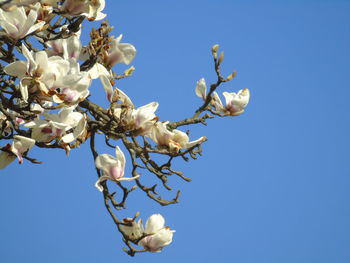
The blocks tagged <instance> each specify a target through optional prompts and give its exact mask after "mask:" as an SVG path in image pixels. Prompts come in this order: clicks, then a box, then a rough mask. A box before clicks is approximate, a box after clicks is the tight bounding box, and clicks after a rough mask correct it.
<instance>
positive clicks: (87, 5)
mask: <svg viewBox="0 0 350 263" xmlns="http://www.w3.org/2000/svg"><path fill="white" fill-rule="evenodd" d="M104 8H105V0H66V1H64V3H63V5H62V7H61V10H62V11H64V12H66V13H67V14H68V15H70V16H79V15H84V16H87V17H88V19H89V21H93V20H101V19H103V18H105V17H106V14H104V13H102V12H101V11H102V10H103V9H104Z"/></svg>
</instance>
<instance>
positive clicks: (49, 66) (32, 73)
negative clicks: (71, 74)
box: [4, 44, 70, 101]
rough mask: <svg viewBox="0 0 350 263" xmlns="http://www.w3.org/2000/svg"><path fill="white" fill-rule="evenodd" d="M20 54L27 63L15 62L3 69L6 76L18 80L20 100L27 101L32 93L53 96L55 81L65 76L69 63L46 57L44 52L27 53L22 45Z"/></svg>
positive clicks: (56, 57)
mask: <svg viewBox="0 0 350 263" xmlns="http://www.w3.org/2000/svg"><path fill="white" fill-rule="evenodd" d="M22 52H23V55H24V56H25V57H26V59H27V61H22V60H19V61H15V62H13V63H11V64H9V65H7V66H6V67H5V68H4V71H5V72H6V73H7V74H9V75H11V76H15V77H18V78H19V79H20V85H19V88H20V91H21V95H22V99H23V100H24V101H27V100H28V98H29V94H32V93H36V94H38V95H43V96H45V97H52V96H55V95H56V94H57V92H56V91H55V87H54V84H55V81H56V80H57V79H61V78H62V77H64V76H65V75H67V73H68V71H69V68H70V63H69V62H68V61H66V60H64V59H63V58H61V57H58V56H53V57H48V55H47V53H46V52H45V51H39V52H36V53H34V52H32V51H29V50H28V49H27V47H26V46H25V45H24V44H22Z"/></svg>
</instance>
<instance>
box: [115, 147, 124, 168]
mask: <svg viewBox="0 0 350 263" xmlns="http://www.w3.org/2000/svg"><path fill="white" fill-rule="evenodd" d="M115 155H116V157H117V160H118V161H119V162H120V164H121V167H122V168H123V169H124V168H125V155H124V153H123V152H122V150H120V148H119V146H116V147H115Z"/></svg>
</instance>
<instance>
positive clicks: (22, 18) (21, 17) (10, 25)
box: [0, 3, 45, 40]
mask: <svg viewBox="0 0 350 263" xmlns="http://www.w3.org/2000/svg"><path fill="white" fill-rule="evenodd" d="M40 6H41V5H40V3H36V4H35V5H34V6H33V7H31V8H30V9H29V13H28V14H27V13H26V10H25V8H24V7H14V8H13V9H12V10H8V11H4V10H2V9H1V8H0V26H1V27H2V28H3V29H4V30H5V32H6V34H7V35H8V36H10V37H11V38H13V39H15V40H17V39H22V38H24V37H25V36H27V35H29V34H31V33H33V32H35V31H36V30H38V29H39V28H41V27H42V26H43V25H44V24H45V21H41V22H37V18H38V10H39V8H40ZM1 34H4V33H3V32H1Z"/></svg>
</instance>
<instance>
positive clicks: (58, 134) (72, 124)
mask: <svg viewBox="0 0 350 263" xmlns="http://www.w3.org/2000/svg"><path fill="white" fill-rule="evenodd" d="M73 110H74V107H69V108H63V109H62V110H61V111H60V112H59V114H46V113H43V114H42V115H43V116H45V118H46V119H45V120H42V119H38V120H34V121H31V122H28V123H26V124H25V125H24V126H25V127H27V128H30V129H31V130H32V134H31V137H32V138H33V139H35V140H36V141H39V142H51V141H52V140H54V139H59V140H60V142H62V143H64V144H68V143H71V142H73V141H74V140H75V139H77V138H78V137H79V136H80V135H81V134H83V132H84V130H85V127H86V118H85V116H84V115H83V114H81V113H80V112H73ZM68 131H70V132H69V133H68Z"/></svg>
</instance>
